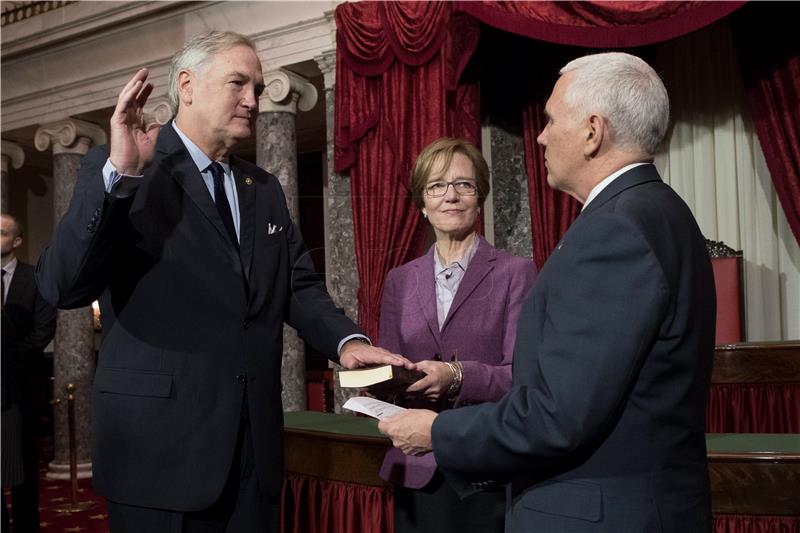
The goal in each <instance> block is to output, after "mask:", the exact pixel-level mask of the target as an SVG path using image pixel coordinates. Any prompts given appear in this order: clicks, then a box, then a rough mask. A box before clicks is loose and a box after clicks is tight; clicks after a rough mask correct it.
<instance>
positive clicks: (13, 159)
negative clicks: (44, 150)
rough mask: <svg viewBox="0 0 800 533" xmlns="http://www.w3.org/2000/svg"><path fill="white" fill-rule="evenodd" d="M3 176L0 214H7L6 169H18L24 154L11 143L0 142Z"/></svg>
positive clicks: (0, 190) (0, 187)
mask: <svg viewBox="0 0 800 533" xmlns="http://www.w3.org/2000/svg"><path fill="white" fill-rule="evenodd" d="M2 153H3V156H2V159H3V174H2V181H0V212H2V213H8V167H9V166H11V167H13V168H20V167H21V166H22V163H24V162H25V152H24V151H22V148H21V147H20V146H19V145H18V144H17V143H13V142H11V141H6V140H4V141H2Z"/></svg>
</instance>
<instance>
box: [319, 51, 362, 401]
mask: <svg viewBox="0 0 800 533" xmlns="http://www.w3.org/2000/svg"><path fill="white" fill-rule="evenodd" d="M314 60H315V61H316V62H317V65H318V66H319V69H320V70H321V71H322V74H323V78H324V83H325V124H326V130H327V131H326V139H327V148H328V150H327V171H326V174H327V181H328V183H327V185H328V186H327V193H328V194H327V205H326V207H327V209H326V220H325V225H326V227H325V263H326V266H325V272H326V280H325V281H326V283H327V285H328V292H329V293H330V294H331V297H333V301H334V302H336V305H338V306H339V307H341V308H342V309H344V312H345V313H346V314H347V316H349V317H350V318H351V319H352V320H353V321H356V322H357V321H358V288H359V286H360V284H361V283H360V281H359V279H358V268H357V266H356V248H355V236H354V234H353V200H352V196H351V193H350V176H347V175H343V174H337V173H335V172H334V171H333V135H334V110H335V106H336V101H335V91H336V87H335V85H336V50H326V51H325V52H323V53H322V54H321V55H319V56H317V57H315V58H314ZM330 366H331V367H332V368H334V389H333V394H334V410H335V411H336V412H337V413H341V412H342V404H344V402H346V401H347V400H348V399H349V398H350V397H351V396H355V395H357V394H358V391H357V390H354V389H342V388H341V387H340V386H339V369H340V368H341V367H340V366H339V365H336V364H334V363H331V364H330Z"/></svg>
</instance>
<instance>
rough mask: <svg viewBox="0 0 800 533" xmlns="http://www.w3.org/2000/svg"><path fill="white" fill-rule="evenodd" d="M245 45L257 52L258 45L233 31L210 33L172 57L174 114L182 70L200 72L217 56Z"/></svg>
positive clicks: (170, 84)
mask: <svg viewBox="0 0 800 533" xmlns="http://www.w3.org/2000/svg"><path fill="white" fill-rule="evenodd" d="M238 45H244V46H249V47H250V48H252V49H253V51H254V52H256V53H257V52H258V51H257V50H256V45H255V44H254V43H253V41H251V40H250V39H248V38H247V37H245V36H244V35H241V34H239V33H236V32H232V31H216V30H214V31H209V32H206V33H201V34H199V35H196V36H195V37H193V38H192V39H190V40H189V41H187V42H186V44H185V45H184V46H183V48H181V49H180V50H178V51H177V52H176V53H175V55H173V56H172V63H171V65H170V69H169V105H170V107H171V108H172V113H173V114H177V113H178V105H179V104H180V95H179V92H178V74H180V72H181V71H182V70H193V71H196V70H199V69H201V68H202V67H203V66H204V64H205V63H206V62H207V61H208V60H209V59H210V58H212V57H213V56H214V55H215V54H218V53H220V52H224V51H226V50H230V49H231V48H233V47H234V46H238Z"/></svg>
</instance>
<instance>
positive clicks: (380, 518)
mask: <svg viewBox="0 0 800 533" xmlns="http://www.w3.org/2000/svg"><path fill="white" fill-rule="evenodd" d="M392 497H393V496H392V492H391V491H388V490H386V488H384V487H368V486H366V485H353V484H351V483H343V482H341V481H330V480H326V479H318V478H315V477H310V476H301V475H297V474H290V475H288V476H287V477H286V478H284V480H283V490H282V491H281V498H282V499H283V501H282V502H281V509H282V513H281V533H341V532H343V531H358V532H360V533H384V532H389V531H394V504H393V503H392ZM287 500H288V501H287ZM286 510H292V511H293V512H292V513H291V514H287V513H286Z"/></svg>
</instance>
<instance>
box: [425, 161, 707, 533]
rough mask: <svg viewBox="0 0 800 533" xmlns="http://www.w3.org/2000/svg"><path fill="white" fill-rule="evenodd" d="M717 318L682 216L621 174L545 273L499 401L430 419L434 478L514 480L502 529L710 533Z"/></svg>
mask: <svg viewBox="0 0 800 533" xmlns="http://www.w3.org/2000/svg"><path fill="white" fill-rule="evenodd" d="M714 316H715V296H714V279H713V275H712V271H711V265H710V261H709V258H708V254H707V252H706V246H705V242H704V239H703V236H702V235H701V234H700V230H699V229H698V227H697V225H696V223H695V221H694V217H693V216H692V213H691V212H690V211H689V209H688V207H687V206H686V205H685V204H684V202H683V201H682V200H681V199H680V198H679V197H678V196H677V194H675V192H674V191H673V190H672V189H670V188H669V187H668V186H667V185H665V184H664V183H663V182H662V181H661V179H660V178H659V176H658V173H657V171H656V169H655V167H654V166H652V165H645V166H640V167H636V168H634V169H631V170H630V171H628V172H626V173H624V174H623V175H622V176H620V177H619V178H617V179H616V180H615V181H614V182H612V183H611V184H610V185H609V186H608V187H607V188H606V189H605V190H603V191H602V192H601V193H600V194H599V196H598V197H597V198H595V199H594V200H593V201H592V202H591V203H590V204H589V205H588V206H587V207H586V209H585V210H584V212H583V213H582V214H581V215H580V216H579V217H578V219H577V220H576V221H575V222H574V224H573V225H572V227H571V228H570V229H569V231H568V232H567V233H566V235H565V236H564V239H563V241H562V242H561V243H560V244H559V245H558V247H557V249H556V250H555V251H554V252H553V254H552V255H551V257H550V259H549V260H548V261H547V263H546V264H545V266H544V268H543V269H542V271H541V272H540V274H539V277H538V279H537V281H536V284H535V285H534V288H533V289H532V291H531V293H530V296H529V297H528V298H527V300H526V301H525V303H524V304H523V307H522V312H521V315H520V319H519V326H518V328H517V343H516V350H515V356H514V369H513V386H512V388H511V390H510V391H509V393H508V394H506V395H505V396H504V397H503V398H502V399H501V400H500V401H499V402H498V403H495V404H484V405H481V406H476V407H467V408H465V409H459V410H453V411H447V412H444V413H442V414H440V415H439V417H438V418H437V419H436V421H435V422H434V425H433V446H434V451H435V454H436V459H437V461H438V463H439V467H440V468H441V469H442V470H443V471H444V472H445V474H446V475H448V476H449V477H450V478H451V479H452V480H453V481H454V482H455V483H457V484H461V487H462V489H463V488H464V484H465V483H467V482H471V483H472V484H473V486H474V487H480V486H482V485H485V484H488V483H489V480H494V481H498V482H499V481H503V482H511V484H510V494H511V500H510V507H509V512H508V514H507V524H508V526H507V527H508V528H509V531H514V532H518V531H525V532H538V531H542V532H553V531H597V532H599V531H604V532H608V531H625V532H629V531H630V532H645V531H646V532H650V531H664V532H680V533H683V532H688V531H692V532H695V531H709V530H710V525H711V523H710V520H711V517H710V498H709V488H708V470H707V464H706V449H705V435H704V422H705V406H706V400H707V397H708V388H709V380H710V373H711V362H712V356H713V345H714Z"/></svg>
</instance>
